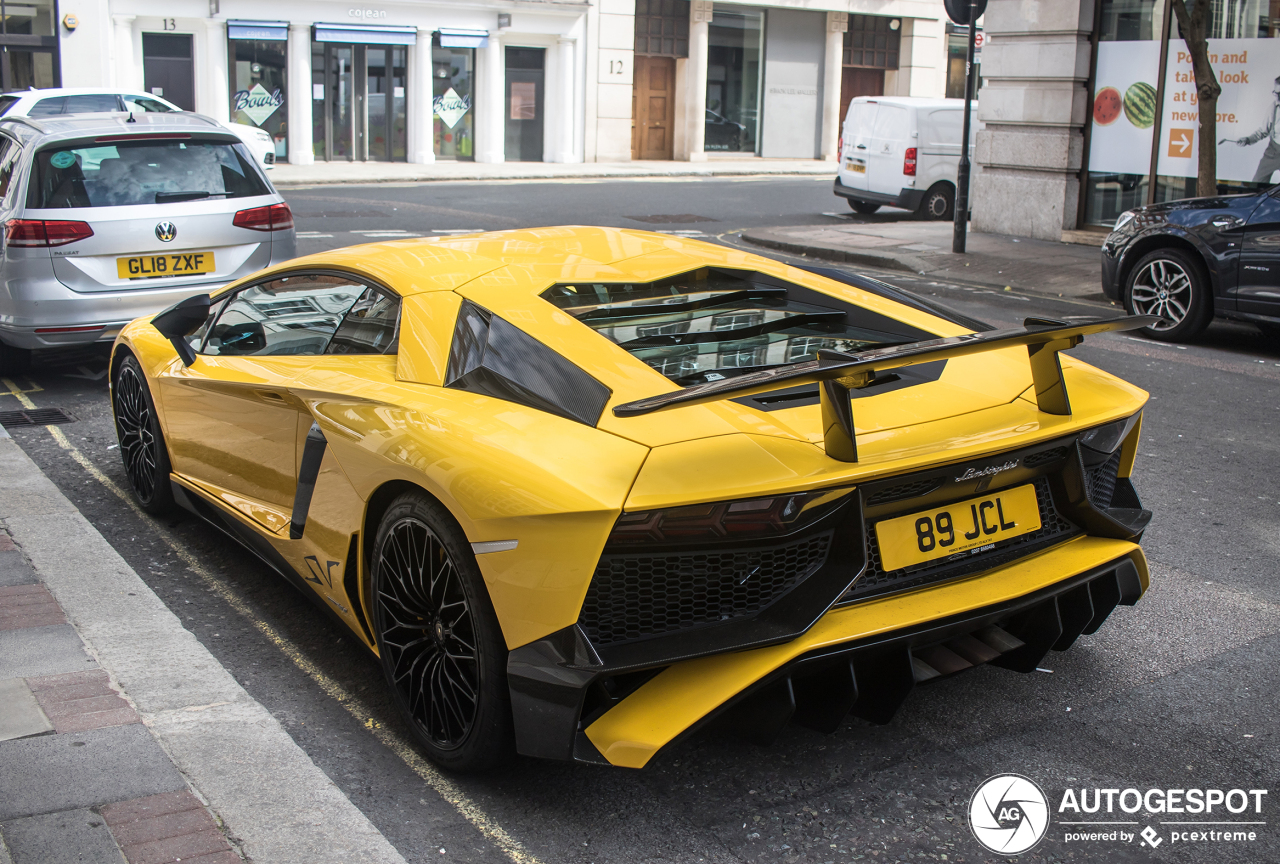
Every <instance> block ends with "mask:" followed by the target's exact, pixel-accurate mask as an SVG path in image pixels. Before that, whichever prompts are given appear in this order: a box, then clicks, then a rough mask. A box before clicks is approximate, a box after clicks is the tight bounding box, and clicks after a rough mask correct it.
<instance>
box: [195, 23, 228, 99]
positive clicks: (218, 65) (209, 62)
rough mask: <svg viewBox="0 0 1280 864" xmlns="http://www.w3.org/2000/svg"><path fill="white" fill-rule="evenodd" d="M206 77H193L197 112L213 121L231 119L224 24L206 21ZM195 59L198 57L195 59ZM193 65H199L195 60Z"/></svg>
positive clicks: (225, 27)
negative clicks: (194, 78)
mask: <svg viewBox="0 0 1280 864" xmlns="http://www.w3.org/2000/svg"><path fill="white" fill-rule="evenodd" d="M204 51H205V55H206V60H205V62H204V64H203V65H204V68H205V74H203V75H197V76H196V110H197V111H199V112H200V113H201V114H208V115H209V116H210V117H212V118H213V119H214V120H221V121H223V122H226V121H227V120H230V119H231V92H230V86H231V78H230V74H229V70H228V69H227V59H228V58H227V22H225V21H219V20H217V19H213V20H206V21H205V29H204ZM196 56H197V58H198V57H199V55H198V54H197V55H196ZM196 62H199V60H198V59H197V61H196Z"/></svg>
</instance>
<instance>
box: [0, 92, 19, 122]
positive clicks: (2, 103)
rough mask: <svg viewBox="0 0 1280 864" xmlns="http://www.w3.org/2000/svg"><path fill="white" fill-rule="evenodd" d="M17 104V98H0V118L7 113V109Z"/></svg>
mask: <svg viewBox="0 0 1280 864" xmlns="http://www.w3.org/2000/svg"><path fill="white" fill-rule="evenodd" d="M17 104H18V97H17V96H0V117H3V116H4V115H5V114H8V113H9V109H10V108H12V107H13V106H14V105H17Z"/></svg>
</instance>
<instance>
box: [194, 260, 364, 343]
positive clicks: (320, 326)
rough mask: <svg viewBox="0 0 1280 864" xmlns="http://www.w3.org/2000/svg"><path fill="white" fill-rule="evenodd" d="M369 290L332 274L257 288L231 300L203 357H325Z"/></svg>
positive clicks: (286, 279) (299, 277)
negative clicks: (328, 348)
mask: <svg viewBox="0 0 1280 864" xmlns="http://www.w3.org/2000/svg"><path fill="white" fill-rule="evenodd" d="M367 290H368V286H367V285H365V284H364V283H362V282H360V281H359V280H357V279H354V278H352V277H349V276H337V275H333V274H329V273H291V274H290V275H288V276H282V277H280V278H279V279H273V280H271V281H270V282H263V283H261V284H258V285H251V286H249V287H248V288H245V289H243V290H241V291H239V292H238V293H236V294H235V295H233V296H232V297H230V298H228V300H227V301H226V305H225V306H223V307H222V311H221V312H220V313H219V314H218V316H217V319H216V320H215V321H214V323H213V326H212V327H210V328H209V334H208V336H207V338H206V339H205V341H204V347H203V349H202V351H201V353H203V354H210V355H217V356H223V357H227V356H237V357H242V356H257V357H262V356H268V355H276V356H279V355H285V354H323V353H324V350H325V348H326V347H327V346H328V344H329V340H330V338H331V337H332V336H333V333H334V331H335V330H337V329H338V324H339V323H340V322H341V321H342V320H343V317H344V316H345V315H346V314H347V313H348V312H349V311H350V310H351V308H352V306H354V305H355V302H356V301H357V300H358V299H360V297H361V295H363V294H364V293H365V291H367ZM211 317H212V316H211Z"/></svg>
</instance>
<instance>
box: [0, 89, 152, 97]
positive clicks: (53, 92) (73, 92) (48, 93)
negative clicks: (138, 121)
mask: <svg viewBox="0 0 1280 864" xmlns="http://www.w3.org/2000/svg"><path fill="white" fill-rule="evenodd" d="M96 93H109V94H112V93H118V94H120V95H122V96H123V95H126V94H127V95H131V96H150V95H151V94H150V93H143V92H142V91H141V90H127V89H123V88H120V87H45V88H43V89H40V90H10V91H9V92H8V93H5V94H3V95H5V96H16V97H18V98H20V99H48V98H50V97H53V96H80V95H84V94H96Z"/></svg>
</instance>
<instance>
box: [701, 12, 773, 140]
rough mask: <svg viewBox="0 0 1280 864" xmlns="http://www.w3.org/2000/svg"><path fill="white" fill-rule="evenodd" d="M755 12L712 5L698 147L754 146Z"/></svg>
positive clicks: (759, 22)
mask: <svg viewBox="0 0 1280 864" xmlns="http://www.w3.org/2000/svg"><path fill="white" fill-rule="evenodd" d="M763 25H764V16H763V14H762V13H760V12H746V11H743V12H725V11H721V10H720V9H716V10H715V13H714V15H713V16H712V19H711V27H710V28H709V32H708V40H707V41H708V48H707V114H706V132H705V134H704V138H703V149H704V150H711V151H715V150H721V151H731V152H744V153H754V152H756V142H757V141H758V140H759V131H760V130H759V124H760V73H761V63H760V57H761V54H762V51H761V45H762V40H763V34H764V26H763Z"/></svg>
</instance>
